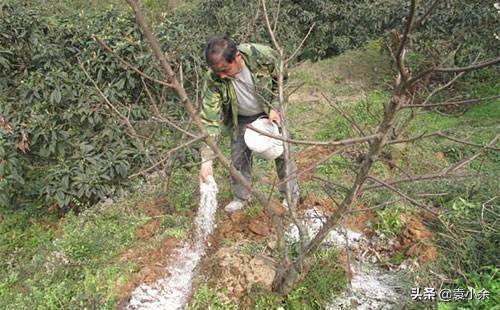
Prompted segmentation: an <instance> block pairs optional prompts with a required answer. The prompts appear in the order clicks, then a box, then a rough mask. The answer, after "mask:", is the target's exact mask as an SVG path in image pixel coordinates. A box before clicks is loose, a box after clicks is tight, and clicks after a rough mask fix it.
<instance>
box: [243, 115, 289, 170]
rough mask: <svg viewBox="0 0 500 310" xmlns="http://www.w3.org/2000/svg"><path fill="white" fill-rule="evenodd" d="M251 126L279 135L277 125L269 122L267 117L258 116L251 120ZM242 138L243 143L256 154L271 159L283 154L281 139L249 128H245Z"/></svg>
mask: <svg viewBox="0 0 500 310" xmlns="http://www.w3.org/2000/svg"><path fill="white" fill-rule="evenodd" d="M251 126H252V127H255V128H256V129H258V130H260V131H262V132H265V133H268V134H271V135H274V136H280V135H281V133H280V129H279V127H278V125H276V124H275V123H272V122H270V121H269V119H267V118H259V119H257V120H255V121H253V122H252V123H251ZM243 138H244V139H245V144H246V145H247V146H248V148H249V149H250V150H252V151H253V152H254V153H255V155H256V156H259V157H262V158H265V159H269V160H271V159H276V158H278V157H279V156H280V155H281V154H283V141H281V140H278V139H274V138H271V137H268V136H265V135H263V134H260V133H258V132H256V131H255V130H252V129H250V128H247V129H246V130H245V135H244V137H243Z"/></svg>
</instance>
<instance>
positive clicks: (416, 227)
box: [399, 216, 437, 263]
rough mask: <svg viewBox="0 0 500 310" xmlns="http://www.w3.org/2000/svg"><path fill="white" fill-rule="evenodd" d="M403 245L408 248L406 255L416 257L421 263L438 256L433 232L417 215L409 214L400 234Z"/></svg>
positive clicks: (430, 260)
mask: <svg viewBox="0 0 500 310" xmlns="http://www.w3.org/2000/svg"><path fill="white" fill-rule="evenodd" d="M399 242H400V243H401V247H403V248H406V251H405V255H406V256H408V257H415V258H418V260H419V261H420V262H421V263H429V262H432V261H434V259H436V257H437V250H436V247H435V246H434V244H433V242H432V233H431V232H430V231H429V229H428V228H427V227H426V226H425V225H424V224H423V223H422V219H421V218H420V217H417V216H409V217H408V218H407V219H406V224H405V226H404V228H403V230H402V232H401V234H400V236H399Z"/></svg>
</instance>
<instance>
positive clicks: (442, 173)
mask: <svg viewBox="0 0 500 310" xmlns="http://www.w3.org/2000/svg"><path fill="white" fill-rule="evenodd" d="M466 177H470V175H452V174H449V173H447V169H442V170H440V171H439V172H437V173H431V174H424V175H417V176H414V177H411V178H404V179H397V180H385V181H384V182H385V183H387V184H389V185H396V184H402V183H409V182H417V181H428V180H436V179H447V178H466ZM380 187H382V185H370V186H365V187H363V191H370V190H374V189H378V188H380Z"/></svg>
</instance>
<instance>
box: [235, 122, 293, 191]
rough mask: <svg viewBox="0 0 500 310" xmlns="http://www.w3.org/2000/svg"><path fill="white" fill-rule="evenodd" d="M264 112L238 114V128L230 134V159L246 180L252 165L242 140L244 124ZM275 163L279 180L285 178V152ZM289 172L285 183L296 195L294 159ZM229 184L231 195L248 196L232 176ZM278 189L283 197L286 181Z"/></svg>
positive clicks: (249, 179) (248, 151)
mask: <svg viewBox="0 0 500 310" xmlns="http://www.w3.org/2000/svg"><path fill="white" fill-rule="evenodd" d="M263 115H265V114H258V115H254V116H239V117H238V128H237V132H236V133H233V135H232V136H231V160H232V162H233V165H234V167H235V168H236V169H237V170H239V171H240V172H241V174H242V175H243V176H244V177H245V179H246V180H247V181H248V182H251V181H252V166H253V156H252V151H251V150H250V149H249V148H248V147H247V145H246V144H245V140H244V138H243V137H244V135H245V130H246V125H248V124H250V123H251V122H253V121H254V120H256V119H257V118H259V117H261V116H263ZM274 163H275V164H276V172H277V174H278V178H279V180H280V182H281V181H282V180H284V179H285V178H287V174H286V167H285V154H282V155H281V156H280V157H278V158H276V159H275V160H274ZM289 166H290V168H289V169H290V172H292V175H293V176H294V177H293V178H291V179H290V181H288V182H287V183H289V184H290V189H291V190H292V195H296V196H298V185H297V177H296V173H295V172H296V170H297V167H296V165H295V162H294V161H291V162H290V163H289ZM231 185H232V190H233V197H234V198H238V199H241V200H247V199H248V198H249V196H250V192H249V191H248V190H247V189H246V188H245V187H244V186H243V185H241V184H240V183H239V182H237V181H236V180H235V179H234V178H231ZM279 191H280V193H281V195H282V197H283V198H285V197H286V183H283V184H281V185H280V186H279Z"/></svg>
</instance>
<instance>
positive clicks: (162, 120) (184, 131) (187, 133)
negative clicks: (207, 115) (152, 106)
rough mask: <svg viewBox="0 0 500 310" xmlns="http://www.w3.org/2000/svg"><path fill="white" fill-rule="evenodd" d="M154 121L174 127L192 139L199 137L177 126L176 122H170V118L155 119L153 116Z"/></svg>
mask: <svg viewBox="0 0 500 310" xmlns="http://www.w3.org/2000/svg"><path fill="white" fill-rule="evenodd" d="M152 119H153V120H156V121H158V122H162V123H167V124H168V125H169V126H172V127H174V128H175V129H177V130H179V131H180V132H182V133H183V134H185V135H187V136H190V137H191V138H195V137H197V135H195V134H194V133H191V132H189V131H187V130H185V129H184V128H182V127H180V126H178V125H176V124H175V123H174V122H172V121H171V120H169V119H168V118H165V117H163V116H160V117H155V116H153V117H152Z"/></svg>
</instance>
